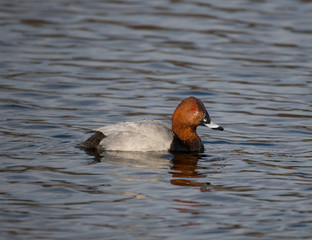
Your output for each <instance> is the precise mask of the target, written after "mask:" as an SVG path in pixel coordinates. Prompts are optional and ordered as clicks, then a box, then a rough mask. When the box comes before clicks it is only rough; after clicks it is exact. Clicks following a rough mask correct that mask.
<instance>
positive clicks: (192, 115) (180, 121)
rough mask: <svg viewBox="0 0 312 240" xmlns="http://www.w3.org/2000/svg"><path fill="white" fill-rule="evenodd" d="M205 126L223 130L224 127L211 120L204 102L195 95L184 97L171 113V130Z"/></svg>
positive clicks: (194, 128)
mask: <svg viewBox="0 0 312 240" xmlns="http://www.w3.org/2000/svg"><path fill="white" fill-rule="evenodd" d="M199 125H201V126H206V127H209V128H211V129H214V130H220V131H223V130H224V128H223V127H221V126H219V125H217V124H215V123H214V122H212V121H211V118H210V116H209V114H208V112H207V110H206V108H205V106H204V104H203V103H202V102H201V101H200V100H199V99H197V98H195V97H188V98H186V99H184V100H183V101H182V102H181V103H180V104H179V105H178V106H177V108H176V109H175V111H174V113H173V115H172V130H173V131H174V132H176V131H181V130H183V129H193V130H195V131H196V128H197V127H198V126H199Z"/></svg>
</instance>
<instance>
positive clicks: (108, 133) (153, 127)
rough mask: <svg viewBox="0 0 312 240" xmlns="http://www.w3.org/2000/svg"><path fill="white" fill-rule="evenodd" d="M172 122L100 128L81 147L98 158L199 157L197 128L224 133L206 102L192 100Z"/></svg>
mask: <svg viewBox="0 0 312 240" xmlns="http://www.w3.org/2000/svg"><path fill="white" fill-rule="evenodd" d="M171 120H172V124H171V126H170V125H169V124H167V123H165V122H163V121H160V120H141V121H135V122H121V123H116V124H112V125H107V126H104V127H100V128H98V129H96V130H94V134H93V135H92V136H91V137H89V138H88V139H87V140H86V141H84V142H82V143H81V144H80V145H79V147H81V148H85V149H88V150H95V151H96V152H97V153H99V154H101V153H103V151H131V152H132V151H137V152H160V151H162V152H163V151H164V152H170V153H182V152H183V153H191V152H195V153H200V152H203V151H204V145H203V143H202V141H201V139H200V137H199V136H198V134H197V132H196V129H197V127H198V126H205V127H209V128H211V129H213V130H220V131H223V130H224V128H223V127H222V126H219V125H217V124H215V123H214V122H213V121H212V120H211V118H210V116H209V114H208V111H207V110H206V108H205V106H204V104H203V102H202V101H201V100H199V99H198V98H196V97H192V96H191V97H188V98H185V99H183V100H182V101H181V102H180V104H179V105H178V106H177V107H176V109H175V110H174V112H173V114H172V119H171Z"/></svg>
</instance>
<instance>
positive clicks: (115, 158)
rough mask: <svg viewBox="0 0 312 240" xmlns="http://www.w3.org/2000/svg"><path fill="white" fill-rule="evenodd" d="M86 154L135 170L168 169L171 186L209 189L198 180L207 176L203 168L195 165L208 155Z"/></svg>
mask: <svg viewBox="0 0 312 240" xmlns="http://www.w3.org/2000/svg"><path fill="white" fill-rule="evenodd" d="M86 152H87V153H88V154H89V155H92V156H94V160H95V161H96V162H105V163H109V164H114V165H122V166H129V167H135V168H150V169H169V171H168V173H169V174H171V175H172V179H171V181H170V182H171V184H173V185H178V186H192V187H199V188H200V190H201V191H207V190H208V188H209V183H207V182H204V181H200V180H199V178H203V179H204V178H205V177H206V175H207V171H204V170H205V167H201V166H198V165H197V163H198V161H199V160H200V159H202V158H209V157H210V156H208V155H204V154H198V153H178V154H169V153H161V152H103V153H101V155H99V154H98V153H96V152H94V151H90V150H89V151H86Z"/></svg>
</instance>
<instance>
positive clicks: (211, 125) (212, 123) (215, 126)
mask: <svg viewBox="0 0 312 240" xmlns="http://www.w3.org/2000/svg"><path fill="white" fill-rule="evenodd" d="M204 125H205V126H207V127H209V128H211V129H213V130H220V131H223V130H224V128H223V127H221V126H219V125H218V124H215V123H214V122H212V121H211V122H210V123H206V124H204Z"/></svg>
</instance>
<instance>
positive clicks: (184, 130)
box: [172, 125, 202, 149]
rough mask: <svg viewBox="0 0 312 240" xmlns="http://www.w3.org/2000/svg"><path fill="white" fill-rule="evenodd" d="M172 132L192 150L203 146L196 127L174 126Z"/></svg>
mask: <svg viewBox="0 0 312 240" xmlns="http://www.w3.org/2000/svg"><path fill="white" fill-rule="evenodd" d="M172 130H173V132H174V133H175V134H176V135H177V137H178V138H179V139H180V140H181V141H182V142H183V143H185V144H186V145H187V146H189V147H190V148H191V149H192V148H197V147H201V146H202V143H201V140H200V138H199V136H198V135H197V133H196V127H176V126H175V125H173V126H172Z"/></svg>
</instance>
